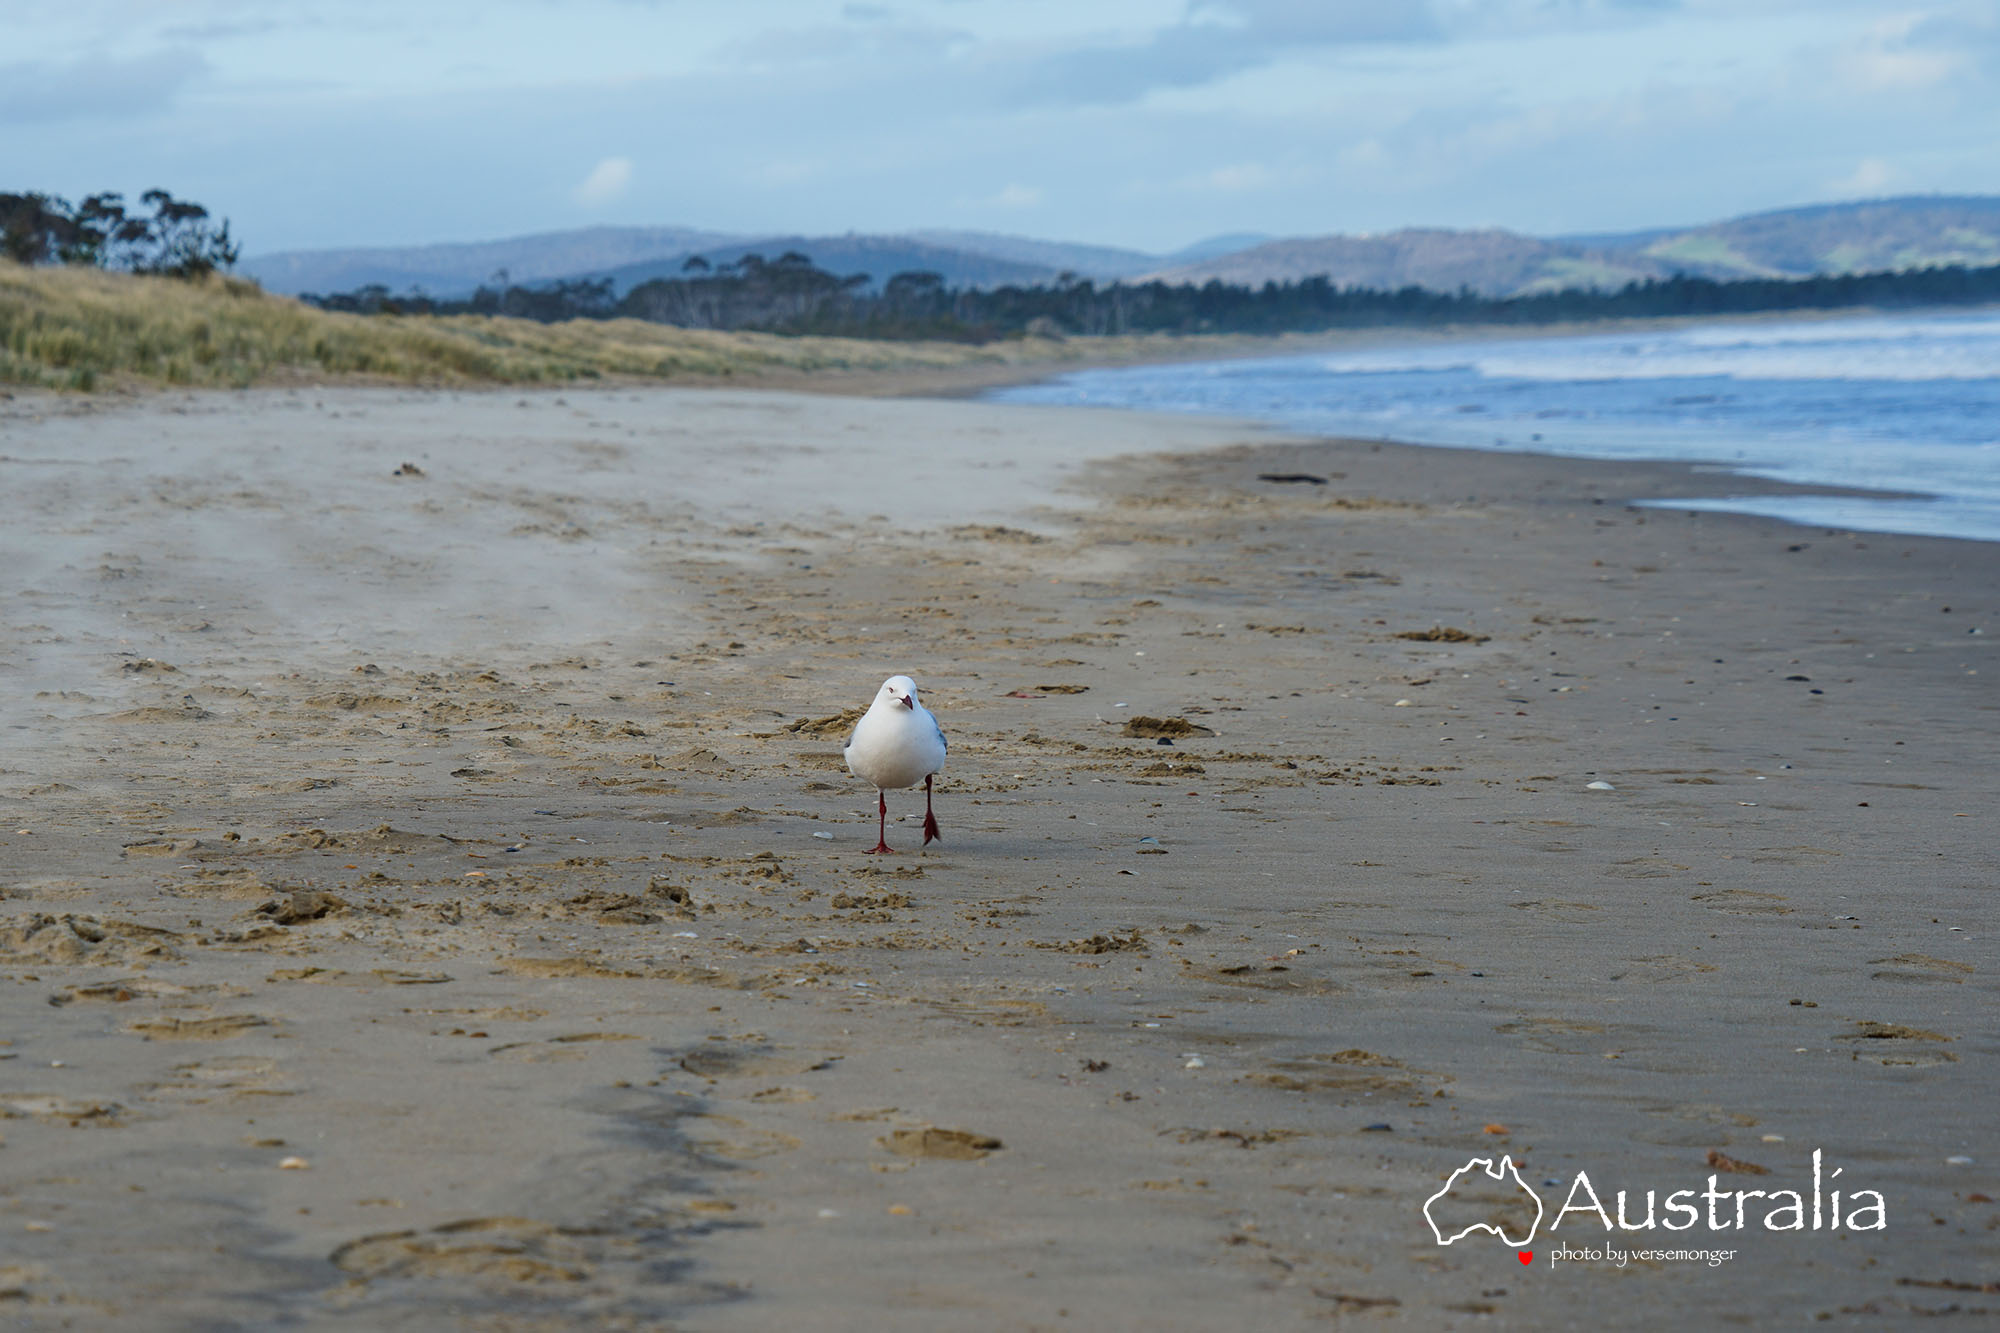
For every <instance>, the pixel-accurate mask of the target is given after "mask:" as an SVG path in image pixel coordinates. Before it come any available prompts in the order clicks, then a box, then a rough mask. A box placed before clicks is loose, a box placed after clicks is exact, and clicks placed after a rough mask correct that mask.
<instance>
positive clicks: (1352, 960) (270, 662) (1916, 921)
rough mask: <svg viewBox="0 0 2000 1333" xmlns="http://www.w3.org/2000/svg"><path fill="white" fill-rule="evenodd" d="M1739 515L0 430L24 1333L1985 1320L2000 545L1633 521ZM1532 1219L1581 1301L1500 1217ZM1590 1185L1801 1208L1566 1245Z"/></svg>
mask: <svg viewBox="0 0 2000 1333" xmlns="http://www.w3.org/2000/svg"><path fill="white" fill-rule="evenodd" d="M1314 479H1316V480H1314ZM1766 485H1767V484H1765V483H1754V482H1741V481H1739V480H1736V479H1731V480H1730V481H1729V482H1728V483H1727V487H1728V488H1729V489H1731V490H1734V491H1739V492H1740V491H1743V490H1747V489H1753V488H1754V489H1763V488H1766ZM1769 488H1770V489H1777V488H1776V486H1775V485H1774V484H1773V485H1770V487H1769ZM1717 490H1718V480H1717V478H1716V477H1715V476H1714V475H1713V474H1712V473H1704V472H1702V471H1700V470H1696V469H1689V468H1682V467H1671V466H1665V465H1627V464H1609V463H1586V462H1577V461H1573V460H1555V459H1548V458H1540V457H1529V456H1511V455H1500V454H1486V453H1462V452H1455V451H1448V450H1429V449H1417V448H1410V447H1403V446H1396V445H1384V444H1376V443H1370V442H1367V441H1317V440H1308V439H1300V438H1292V437H1287V436H1284V435H1281V434H1279V433H1276V432H1273V431H1268V430H1263V429H1260V428H1258V427H1254V426H1247V425H1241V424H1234V423H1228V422H1210V421H1199V420H1192V419H1179V418H1175V419H1169V418H1162V417H1147V416H1141V415H1134V414H1113V413H1100V412H1090V411H1084V410H1069V409H1041V408H1025V407H1001V406H996V405H990V404H983V403H978V402H969V401H953V400H943V399H920V398H906V399H885V398H869V397H855V396H811V395H805V394H793V393H785V392H775V391H741V390H702V389H635V388H630V387H624V388H616V389H610V388H607V389H599V390H584V391H577V390H570V391H537V392H531V393H521V392H517V391H494V392H465V393H453V392H445V391H421V390H398V389H353V388H314V387H300V388H297V389H259V390H251V391H245V392H241V393H219V392H218V393H202V394H192V395H189V394H168V393H161V394H156V395H151V396H144V397H139V398H135V399H127V400H116V401H105V400H91V399H76V398H56V397H53V396H35V395H24V396H20V397H16V398H13V399H9V400H5V401H0V567H3V568H4V569H5V570H6V572H7V573H6V578H5V580H4V582H3V583H0V597H3V598H4V600H3V601H0V1005H4V1011H0V1012H4V1019H5V1022H4V1031H0V1117H4V1119H0V1136H4V1140H3V1141H0V1179H4V1188H3V1189H0V1236H4V1237H5V1244H4V1247H0V1317H4V1319H5V1320H6V1321H7V1322H8V1323H9V1325H10V1326H13V1327H20V1328H26V1329H44V1328H47V1329H56V1328H78V1329H84V1328H89V1329H117V1330H126V1329H131V1330H139V1329H146V1330H153V1329H218V1328H221V1329H229V1328H242V1329H269V1328H286V1329H307V1330H315V1329H356V1330H361V1329H366V1330H377V1329H460V1328H464V1329H472V1328H477V1329H482V1330H484V1329H509V1330H516V1329H518V1330H529V1329H535V1330H541V1329H546V1330H558V1329H564V1330H566V1329H580V1328H587V1329H608V1330H621V1329H660V1328H690V1329H726V1330H734V1329H743V1330H754V1329H769V1328H780V1327H790V1328H802V1329H884V1328H890V1329H911V1330H920V1329H921V1330H929V1329H1030V1328H1032V1329H1059V1328H1078V1329H1085V1328H1089V1329H1162V1328H1171V1329H1181V1328H1186V1329H1207V1328H1232V1327H1270V1328H1290V1327H1301V1326H1320V1325H1323V1324H1328V1323H1333V1324H1338V1325H1356V1326H1370V1327H1373V1326H1386V1327H1407V1328H1425V1329H1428V1328H1470V1327H1503V1328H1512V1327H1519V1328H1579V1329H1581V1328H1592V1329H1596V1328H1605V1327H1636V1326H1664V1325H1667V1324H1669V1323H1676V1324H1685V1325H1688V1326H1697V1325H1708V1324H1713V1323H1732V1324H1737V1325H1742V1326H1756V1327H1762V1326H1776V1325H1787V1326H1789V1325H1794V1324H1808V1323H1816V1322H1820V1323H1830V1324H1831V1325H1832V1326H1834V1327H1846V1326H1866V1327H1900V1326H1907V1325H1908V1324H1909V1323H1911V1322H1913V1321H1914V1320H1915V1318H1917V1317H1918V1316H1920V1315H1927V1314H1957V1315H1971V1314H1975V1313H1979V1312H1984V1313H1985V1314H1987V1315H1988V1316H1989V1317H1990V1316H1991V1315H1992V1314H1993V1313H1994V1312H1995V1311H2000V1258H1997V1257H1996V1256H2000V1205H1996V1204H1995V1203H1994V1201H1993V1200H1994V1198H1996V1197H2000V1173H1996V1171H1995V1167H1996V1165H2000V1143H1996V1142H1995V1128H1996V1117H1995V1115H1994V1109H1993V1108H1994V1107H1995V1105H1996V1104H2000V1039H1996V1030H1995V1026H1994V1023H1993V1021H1992V1017H1993V1012H1994V1001H1995V994H1996V983H2000V953H1996V950H1995V948H1994V943H1993V941H1994V934H1993V931H1994V909H1995V902H1994V895H1995V892H1996V884H2000V857H1996V853H1995V844H1994V838H1993V812H1994V809H1995V804H1996V794H2000V793H1997V792H1996V788H2000V762H1996V756H2000V711H1996V707H1995V694H1994V686H1995V682H1996V673H2000V666H1996V664H1995V663H1994V662H1993V661H1992V660H1991V651H1990V649H1991V645H1992V644H1993V643H1995V642H1996V638H2000V616H1996V607H1995V595H1996V592H1997V591H2000V545H1996V544H1991V543H1971V542H1952V541H1942V540H1932V539H1920V538H1904V537H1895V536H1883V535H1876V534H1864V535H1856V534H1852V533H1842V532H1831V531H1827V530H1825V529H1818V528H1802V527H1792V526H1786V525H1783V524H1779V523H1776V522H1772V521H1768V520H1763V519H1755V518H1746V517H1737V516H1731V515H1724V514H1714V513H1700V514H1696V513H1693V512H1687V511H1679V510H1674V509H1671V508H1664V509H1637V508H1632V507H1629V505H1628V501H1629V500H1631V499H1632V498H1634V497H1648V498H1659V497H1669V498H1670V497H1676V496H1684V497H1691V496H1698V495H1713V494H1715V493H1717ZM895 672H907V673H908V674H910V675H912V676H914V677H915V678H916V680H917V681H918V683H919V684H920V685H921V686H922V688H923V691H924V700H925V702H926V703H927V704H928V705H929V706H930V707H931V708H932V709H934V710H935V711H936V712H937V713H938V715H939V717H940V719H941V721H942V723H943V725H944V727H945V729H946V731H947V733H948V734H949V736H950V740H951V756H950V762H949V766H948V767H947V769H946V771H945V774H944V777H943V779H942V781H941V783H940V785H939V790H938V799H937V811H938V816H939V819H940V821H941V823H942V825H943V832H944V841H943V843H942V845H941V846H940V845H935V844H934V845H932V846H931V847H930V848H929V849H928V850H924V851H919V850H918V843H919V841H920V839H921V834H920V832H919V823H920V820H921V817H922V797H921V794H920V793H916V794H913V793H910V792H897V793H891V795H890V797H889V801H890V819H891V822H890V825H889V833H888V840H889V842H890V843H891V844H892V845H894V846H895V847H897V848H898V849H899V854H898V855H895V856H893V857H873V856H868V855H864V854H863V853H864V850H865V849H866V848H867V847H869V846H871V845H872V843H873V841H874V836H875V814H874V804H875V801H874V793H873V791H872V790H871V789H868V788H866V787H864V786H863V785H862V784H861V783H859V782H858V781H857V780H856V779H854V778H852V777H851V776H849V775H848V774H847V773H846V772H845V770H844V768H843V766H842V763H841V758H840V754H839V747H840V743H841V740H842V738H843V737H844V736H845V735H846V733H847V728H848V726H849V725H850V724H851V721H852V716H853V714H852V712H851V711H850V710H852V709H854V708H856V707H858V706H860V705H862V704H864V703H865V702H866V701H867V700H868V699H869V698H870V697H871V696H872V695H873V694H874V691H875V690H876V688H877V686H879V685H880V683H881V681H882V679H883V678H884V677H885V676H888V675H890V674H892V673H895ZM1816 1152H1817V1153H1818V1154H1819V1155H1820V1161H1821V1164H1822V1168H1823V1173H1825V1174H1824V1175H1823V1180H1822V1185H1821V1188H1822V1191H1824V1192H1830V1191H1832V1190H1840V1191H1842V1192H1843V1194H1844V1196H1845V1198H1846V1202H1845V1203H1844V1204H1842V1205H1840V1208H1839V1212H1840V1213H1844V1214H1845V1215H1846V1220H1847V1221H1849V1222H1852V1223H1853V1224H1852V1225H1846V1224H1842V1225H1831V1224H1830V1225H1825V1226H1821V1227H1818V1228H1817V1229H1815V1228H1814V1227H1813V1226H1812V1225H1811V1223H1812V1221H1813V1219H1814V1217H1815V1216H1816V1214H1817V1204H1818V1200H1817V1199H1816V1198H1815V1197H1814V1194H1813V1181H1814V1162H1815V1153H1816ZM1503 1154H1504V1155H1506V1156H1507V1157H1508V1158H1509V1159H1511V1161H1513V1162H1514V1163H1517V1164H1519V1170H1520V1175H1521V1178H1522V1182H1523V1184H1524V1185H1526V1186H1527V1187H1528V1188H1529V1189H1531V1190H1533V1191H1534V1192H1535V1194H1536V1195H1537V1197H1538V1198H1539V1199H1540V1200H1542V1201H1543V1203H1544V1205H1545V1210H1546V1212H1547V1214H1548V1215H1549V1216H1548V1217H1547V1218H1546V1219H1545V1220H1544V1221H1543V1223H1542V1225H1541V1227H1540V1229H1538V1231H1537V1232H1536V1234H1535V1235H1534V1237H1533V1239H1532V1241H1531V1242H1530V1243H1528V1244H1526V1245H1518V1246H1517V1245H1515V1244H1512V1243H1510V1242H1509V1241H1508V1240H1507V1238H1506V1237H1507V1236H1511V1235H1512V1234H1513V1229H1512V1228H1513V1225H1514V1220H1515V1219H1517V1218H1518V1217H1519V1216H1520V1215H1521V1210H1522V1207H1523V1204H1524V1200H1523V1198H1522V1197H1520V1196H1519V1195H1518V1192H1516V1191H1509V1190H1501V1189H1499V1188H1498V1187H1497V1186H1495V1187H1491V1188H1488V1189H1487V1190H1485V1191H1484V1192H1483V1193H1482V1192H1480V1191H1471V1190H1463V1191H1461V1192H1460V1193H1458V1194H1455V1195H1452V1196H1449V1197H1447V1198H1446V1199H1445V1200H1444V1202H1443V1205H1442V1209H1441V1211H1436V1212H1434V1215H1433V1218H1432V1219H1431V1220H1427V1217H1426V1211H1425V1206H1426V1202H1427V1200H1428V1199H1430V1197H1431V1196H1432V1195H1434V1194H1436V1193H1438V1192H1439V1191H1440V1190H1443V1189H1444V1188H1445V1187H1446V1185H1447V1182H1448V1181H1449V1180H1450V1178H1451V1177H1452V1175H1453V1173H1454V1172H1455V1171H1457V1170H1458V1169H1459V1168H1461V1167H1463V1166H1464V1165H1466V1164H1467V1163H1468V1162H1469V1161H1470V1160H1472V1159H1474V1158H1483V1159H1488V1160H1492V1159H1497V1158H1499V1157H1500V1156H1502V1155H1503ZM1836 1170H1838V1171H1839V1172H1840V1173H1841V1174H1839V1175H1838V1176H1837V1177H1835V1176H1833V1175H1832V1174H1831V1173H1833V1172H1835V1171H1836ZM1579 1173H1585V1174H1586V1175H1587V1176H1588V1179H1589V1181H1590V1182H1591V1187H1592V1188H1593V1189H1594V1191H1595V1192H1596V1193H1597V1194H1598V1195H1600V1196H1601V1198H1602V1202H1603V1204H1604V1205H1605V1207H1606V1209H1607V1210H1610V1211H1615V1210H1616V1207H1617V1205H1616V1204H1615V1203H1614V1197H1615V1195H1616V1194H1617V1193H1618V1192H1619V1191H1624V1192H1626V1193H1627V1195H1628V1196H1629V1198H1628V1202H1627V1204H1626V1209H1627V1211H1626V1214H1625V1217H1626V1218H1627V1219H1628V1220H1632V1221H1637V1220H1638V1219H1639V1217H1640V1214H1641V1213H1642V1212H1643V1211H1644V1210H1646V1209H1647V1204H1646V1201H1645V1197H1644V1196H1645V1195H1646V1193H1647V1192H1648V1191H1654V1192H1657V1194H1658V1196H1659V1199H1660V1201H1661V1202H1662V1204H1664V1203H1665V1201H1666V1199H1667V1197H1668V1195H1669V1194H1670V1193H1671V1192H1674V1191H1694V1192H1695V1200H1696V1206H1697V1207H1703V1208H1709V1209H1711V1210H1713V1209H1714V1208H1715V1205H1713V1204H1704V1203H1703V1202H1702V1200H1701V1192H1702V1191H1703V1190H1705V1189H1714V1188H1717V1187H1716V1186H1712V1185H1711V1179H1712V1178H1713V1179H1714V1180H1715V1181H1718V1182H1719V1188H1720V1189H1721V1190H1722V1191H1726V1192H1728V1193H1729V1194H1732V1195H1737V1197H1736V1198H1734V1199H1733V1200H1730V1201H1727V1202H1724V1203H1723V1204H1721V1205H1720V1212H1719V1213H1717V1212H1713V1211H1711V1216H1719V1217H1720V1218H1721V1222H1722V1224H1721V1225H1711V1224H1710V1218H1708V1217H1705V1218H1703V1219H1702V1222H1701V1224H1700V1225H1696V1226H1692V1227H1691V1228H1690V1229H1686V1230H1674V1229H1668V1228H1666V1227H1664V1226H1661V1227H1655V1228H1653V1229H1650V1230H1634V1231H1626V1230H1616V1231H1612V1232H1610V1233H1607V1231H1606V1229H1605V1226H1604V1225H1603V1224H1602V1223H1601V1222H1600V1220H1599V1214H1597V1213H1595V1212H1583V1211H1571V1212H1566V1213H1564V1214H1563V1215H1562V1216H1561V1218H1560V1220H1559V1226H1558V1228H1557V1229H1555V1230H1549V1229H1548V1223H1549V1222H1550V1221H1555V1220H1557V1219H1556V1217H1555V1214H1556V1212H1557V1210H1558V1209H1561V1208H1562V1207H1563V1206H1564V1205H1565V1203H1576V1202H1577V1196H1576V1194H1575V1184H1576V1180H1577V1178H1578V1175H1579ZM1741 1191H1762V1192H1764V1197H1760V1198H1755V1199H1748V1200H1746V1199H1744V1198H1743V1197H1742V1196H1741V1195H1740V1194H1739V1193H1738V1192H1741ZM1781 1191H1794V1192H1798V1193H1799V1194H1800V1195H1801V1197H1802V1199H1803V1201H1804V1209H1805V1211H1804V1213H1803V1215H1802V1216H1801V1218H1800V1221H1801V1224H1802V1225H1801V1226H1800V1227H1799V1228H1796V1229H1772V1228H1771V1227H1770V1226H1767V1225H1766V1218H1767V1215H1768V1214H1770V1213H1771V1211H1772V1207H1773V1203H1774V1200H1773V1199H1772V1197H1771V1196H1772V1195H1774V1194H1775V1193H1777V1192H1781ZM1867 1194H1873V1195H1875V1196H1877V1198H1878V1200H1879V1202H1880V1203H1881V1204H1882V1215H1881V1216H1880V1217H1879V1219H1878V1218H1876V1217H1874V1216H1861V1215H1858V1214H1859V1213H1861V1212H1864V1211H1865V1209H1864V1208H1863V1204H1864V1203H1865V1199H1864V1197H1863V1196H1864V1195H1867ZM1528 1207H1529V1210H1528V1212H1527V1217H1529V1218H1533V1216H1534V1211H1533V1208H1532V1205H1529V1206H1528ZM1739 1207H1740V1208H1743V1209H1745V1211H1744V1212H1743V1213H1742V1214H1741V1215H1742V1216H1743V1218H1744V1219H1745V1220H1744V1221H1743V1223H1742V1224H1741V1225H1740V1226H1739V1225H1737V1216H1738V1214H1737V1213H1736V1212H1735V1211H1734V1210H1735V1209H1737V1208H1739ZM1829 1208H1831V1204H1830V1201H1829ZM1447 1215H1449V1216H1450V1217H1451V1218H1453V1219H1455V1222H1456V1226H1457V1227H1458V1228H1463V1227H1466V1226H1470V1225H1471V1224H1473V1223H1475V1222H1481V1221H1484V1222H1486V1223H1488V1224H1489V1225H1491V1226H1493V1227H1496V1228H1498V1229H1499V1230H1501V1231H1503V1232H1505V1233H1506V1235H1505V1236H1494V1235H1489V1234H1485V1233H1473V1234H1467V1235H1464V1236H1463V1237H1462V1238H1461V1239H1458V1240H1456V1241H1455V1242H1454V1243H1452V1244H1450V1245H1441V1244H1440V1243H1439V1236H1438V1235H1437V1234H1434V1232H1433V1225H1434V1224H1435V1223H1442V1222H1444V1220H1445V1218H1446V1216H1447ZM1663 1216H1665V1215H1664V1214H1663ZM1878 1220H1879V1221H1880V1223H1881V1225H1879V1226H1876V1225H1874V1223H1875V1222H1876V1221H1878ZM1452 1229H1453V1228H1452V1227H1447V1228H1446V1229H1445V1230H1444V1232H1443V1234H1444V1235H1450V1234H1451V1232H1452ZM1592 1247H1595V1249H1596V1250H1597V1251H1599V1257H1598V1258H1595V1259H1592V1258H1580V1259H1578V1260H1575V1261H1566V1260H1563V1259H1561V1258H1560V1257H1559V1256H1554V1255H1552V1252H1556V1251H1558V1250H1561V1249H1567V1250H1569V1251H1571V1252H1578V1251H1586V1250H1589V1249H1590V1248H1592ZM1607 1247H1610V1249H1612V1250H1615V1251H1617V1252H1619V1253H1618V1254H1612V1253H1607V1252H1606V1250H1607ZM1689 1250H1699V1251H1701V1252H1704V1253H1705V1254H1711V1255H1712V1254H1715V1253H1720V1252H1727V1254H1728V1257H1727V1258H1726V1259H1720V1260H1712V1259H1709V1258H1696V1259H1688V1258H1662V1257H1658V1253H1657V1252H1659V1251H1675V1252H1680V1251H1689ZM1522 1252H1525V1253H1527V1254H1528V1256H1529V1258H1528V1261H1526V1262H1525V1263H1524V1261H1523V1260H1522V1258H1521V1257H1520V1255H1521V1253H1522ZM1620 1254H1622V1256H1623V1262H1621V1261H1620V1258H1619V1255H1620ZM1552 1258H1553V1261H1552Z"/></svg>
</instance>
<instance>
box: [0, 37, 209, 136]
mask: <svg viewBox="0 0 2000 1333" xmlns="http://www.w3.org/2000/svg"><path fill="white" fill-rule="evenodd" d="M207 69H208V62H207V61H205V60H204V59H202V57H201V56H200V55H199V54H198V53H196V52H194V51H191V50H188V49H186V48H180V47H177V48H173V49H169V50H165V51H159V52H155V53H154V54H152V55H148V56H139V57H137V58H135V59H130V60H119V59H116V58H114V57H111V56H105V55H89V56H85V57H83V58H82V59H80V60H74V61H71V62H69V63H68V64H52V63H49V62H46V61H38V60H30V61H25V62H22V63H19V64H12V65H0V125H33V124H48V123H51V122H54V121H62V120H85V119H89V118H93V117H117V116H133V115H145V114H148V113H151V112H156V111H159V110H161V109H162V108H164V107H166V106H167V105H169V104H170V103H171V102H172V101H173V100H174V97H175V95H176V94H178V93H179V92H180V90H181V89H182V88H183V87H185V86H186V85H187V84H188V83H189V82H190V81H191V80H193V79H195V78H197V77H199V76H200V75H202V74H204V73H206V72H207Z"/></svg>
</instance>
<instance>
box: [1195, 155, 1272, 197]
mask: <svg viewBox="0 0 2000 1333" xmlns="http://www.w3.org/2000/svg"><path fill="white" fill-rule="evenodd" d="M1276 182H1277V175H1276V174H1275V173H1274V172H1273V171H1272V170H1271V169H1270V168H1269V167H1267V166H1265V165H1264V164H1263V163H1261V162H1235V163H1231V164H1230V165H1228V166H1221V167H1217V168H1215V169H1214V170H1213V171H1204V172H1202V173H1200V174H1199V175H1196V176H1191V177H1189V178H1188V179H1187V181H1186V182H1185V184H1186V185H1187V186H1188V187H1189V188H1190V189H1196V190H1218V191H1221V192H1223V193H1225V194H1240V193H1242V192H1243V191H1245V190H1262V189H1267V188H1269V187H1270V186H1271V185H1273V184H1275V183H1276Z"/></svg>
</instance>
